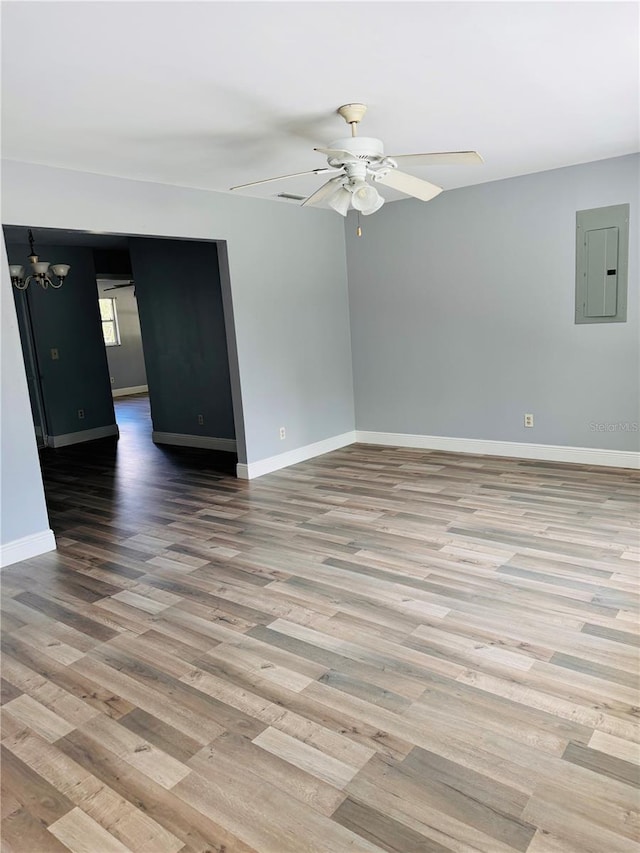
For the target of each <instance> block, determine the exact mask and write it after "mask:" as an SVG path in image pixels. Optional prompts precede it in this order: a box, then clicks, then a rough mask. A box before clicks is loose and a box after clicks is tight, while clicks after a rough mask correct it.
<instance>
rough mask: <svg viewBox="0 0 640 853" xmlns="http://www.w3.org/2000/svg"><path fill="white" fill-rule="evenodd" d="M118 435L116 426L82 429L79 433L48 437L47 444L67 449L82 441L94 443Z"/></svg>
mask: <svg viewBox="0 0 640 853" xmlns="http://www.w3.org/2000/svg"><path fill="white" fill-rule="evenodd" d="M112 435H115V436H116V437H117V436H119V435H120V431H119V430H118V425H117V424H109V426H102V427H95V428H94V429H83V430H80V431H79V432H68V433H66V434H65V435H50V436H49V437H48V439H47V440H48V442H49V446H50V447H67V445H69V444H80V443H81V442H83V441H95V440H96V439H97V438H109V437H110V436H112Z"/></svg>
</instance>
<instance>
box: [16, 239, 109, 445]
mask: <svg viewBox="0 0 640 853" xmlns="http://www.w3.org/2000/svg"><path fill="white" fill-rule="evenodd" d="M36 251H37V252H38V255H39V257H41V258H43V259H44V260H48V261H50V262H51V263H55V262H64V263H68V264H71V271H70V273H69V277H68V278H67V280H66V282H65V283H64V285H63V286H62V287H61V288H60V289H59V290H53V289H52V288H47V289H46V290H43V289H42V288H41V287H39V286H38V285H34V284H31V285H29V288H28V289H27V290H26V291H18V290H15V289H14V294H15V297H16V299H17V300H19V299H27V300H28V303H29V310H30V313H31V321H32V329H33V334H34V341H35V346H36V353H37V357H38V364H39V368H40V376H41V385H42V395H43V401H44V407H45V414H46V418H47V425H48V432H49V435H52V436H59V435H66V434H68V433H75V432H82V431H84V430H89V429H95V428H97V427H102V426H110V425H113V424H115V417H114V411H113V400H112V397H111V388H110V384H109V370H108V365H107V357H106V354H105V347H104V342H103V338H102V329H101V325H100V315H99V311H98V294H97V292H96V279H95V271H94V267H93V254H92V251H91V249H88V248H83V247H79V246H46V245H39V244H36ZM25 252H26V253H27V254H28V246H24V245H9V246H8V247H7V253H8V256H9V262H10V263H13V264H17V263H24V262H25ZM53 348H55V349H57V350H58V355H59V358H58V359H57V360H55V361H54V360H53V359H52V358H51V350H52V349H53ZM78 409H83V410H84V414H85V416H84V418H83V419H79V418H78Z"/></svg>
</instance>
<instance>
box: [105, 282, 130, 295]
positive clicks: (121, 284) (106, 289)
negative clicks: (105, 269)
mask: <svg viewBox="0 0 640 853" xmlns="http://www.w3.org/2000/svg"><path fill="white" fill-rule="evenodd" d="M120 287H135V282H134V281H133V279H129V280H127V281H123V282H121V283H120V284H113V285H112V286H111V287H105V289H104V292H105V293H106V292H107V291H108V290H118V289H119V288H120Z"/></svg>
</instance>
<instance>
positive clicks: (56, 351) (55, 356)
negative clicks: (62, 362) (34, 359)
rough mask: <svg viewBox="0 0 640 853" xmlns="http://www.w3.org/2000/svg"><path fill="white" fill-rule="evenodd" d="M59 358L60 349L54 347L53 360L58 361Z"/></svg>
mask: <svg viewBox="0 0 640 853" xmlns="http://www.w3.org/2000/svg"><path fill="white" fill-rule="evenodd" d="M59 358H60V353H59V352H58V350H57V349H56V348H55V347H53V348H52V350H51V361H58V360H59Z"/></svg>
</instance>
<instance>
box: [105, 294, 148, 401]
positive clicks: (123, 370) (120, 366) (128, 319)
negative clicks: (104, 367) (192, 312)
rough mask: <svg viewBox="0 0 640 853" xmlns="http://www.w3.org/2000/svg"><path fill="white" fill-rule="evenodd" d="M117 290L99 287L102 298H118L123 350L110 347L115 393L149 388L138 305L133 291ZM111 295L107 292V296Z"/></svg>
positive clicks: (108, 353) (109, 356) (109, 354)
mask: <svg viewBox="0 0 640 853" xmlns="http://www.w3.org/2000/svg"><path fill="white" fill-rule="evenodd" d="M109 288H113V282H107V283H104V284H98V294H99V296H105V297H106V296H109V297H112V298H113V297H115V300H116V313H117V316H118V329H119V330H120V346H117V347H106V350H107V362H108V363H109V376H110V377H111V389H112V390H113V391H116V390H118V389H119V388H135V387H138V386H140V385H146V384H147V374H146V372H145V368H144V353H143V351H142V336H141V334H140V318H139V316H138V303H137V301H136V297H135V295H134V288H133V287H119V288H118V289H117V290H110V289H109ZM105 291H107V292H105Z"/></svg>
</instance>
